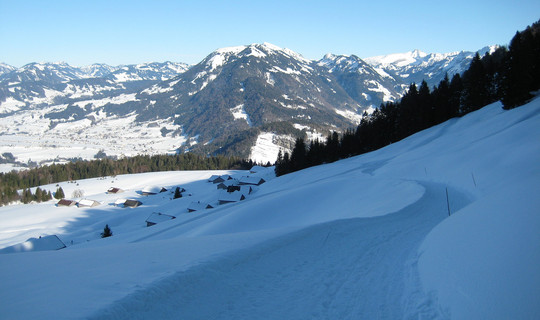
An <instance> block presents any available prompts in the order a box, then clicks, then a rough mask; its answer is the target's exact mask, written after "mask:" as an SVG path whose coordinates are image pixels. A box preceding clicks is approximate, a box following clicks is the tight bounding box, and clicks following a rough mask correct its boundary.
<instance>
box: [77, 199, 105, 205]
mask: <svg viewBox="0 0 540 320" xmlns="http://www.w3.org/2000/svg"><path fill="white" fill-rule="evenodd" d="M78 205H79V207H95V206H98V205H100V203H99V202H97V201H95V200H90V199H82V200H81V201H79V204H78Z"/></svg>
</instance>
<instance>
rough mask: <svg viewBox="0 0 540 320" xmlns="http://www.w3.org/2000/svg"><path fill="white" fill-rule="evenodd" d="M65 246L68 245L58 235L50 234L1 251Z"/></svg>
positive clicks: (49, 248) (22, 250) (52, 248)
mask: <svg viewBox="0 0 540 320" xmlns="http://www.w3.org/2000/svg"><path fill="white" fill-rule="evenodd" d="M65 247H66V245H65V244H64V243H63V242H62V240H60V239H59V238H58V237H57V236H56V235H50V236H44V237H39V238H30V239H28V240H26V241H25V242H23V243H19V244H16V245H13V246H11V247H7V248H4V249H2V250H0V253H14V252H26V251H44V250H58V249H62V248H65Z"/></svg>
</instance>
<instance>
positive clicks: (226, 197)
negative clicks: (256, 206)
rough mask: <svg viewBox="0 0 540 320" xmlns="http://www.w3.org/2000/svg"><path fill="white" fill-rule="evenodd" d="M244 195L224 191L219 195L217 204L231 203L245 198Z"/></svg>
mask: <svg viewBox="0 0 540 320" xmlns="http://www.w3.org/2000/svg"><path fill="white" fill-rule="evenodd" d="M245 199H246V196H244V195H243V194H242V193H240V192H233V193H225V194H223V195H221V196H220V197H219V200H218V202H219V204H220V205H221V204H226V203H232V202H238V201H242V200H245Z"/></svg>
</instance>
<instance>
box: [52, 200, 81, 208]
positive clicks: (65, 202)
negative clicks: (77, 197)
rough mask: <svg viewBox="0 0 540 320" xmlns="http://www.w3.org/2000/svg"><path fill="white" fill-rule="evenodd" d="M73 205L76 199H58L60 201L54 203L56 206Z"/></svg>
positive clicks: (75, 203)
mask: <svg viewBox="0 0 540 320" xmlns="http://www.w3.org/2000/svg"><path fill="white" fill-rule="evenodd" d="M75 205H77V201H74V200H67V199H60V201H58V203H56V206H57V207H73V206H75Z"/></svg>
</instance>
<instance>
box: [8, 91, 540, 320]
mask: <svg viewBox="0 0 540 320" xmlns="http://www.w3.org/2000/svg"><path fill="white" fill-rule="evenodd" d="M538 128H540V100H539V99H538V98H537V99H536V100H534V101H532V102H531V103H529V104H527V105H525V106H522V107H519V108H516V109H513V110H509V111H505V110H503V109H502V108H501V104H500V103H495V104H492V105H489V106H487V107H485V108H483V109H481V110H478V111H475V112H472V113H469V114H467V115H466V116H463V117H461V118H455V119H451V120H449V121H447V122H445V123H442V124H440V125H437V126H435V127H432V128H430V129H427V130H425V131H422V132H419V133H417V134H415V135H413V136H410V137H408V138H406V139H404V140H402V141H400V142H396V143H394V144H391V145H389V146H387V147H385V148H383V149H380V150H378V151H375V152H372V153H368V154H364V155H361V156H357V157H354V158H350V159H345V160H341V161H338V162H335V163H331V164H325V165H321V166H317V167H311V168H309V169H306V170H302V171H298V172H294V173H291V174H288V175H284V176H281V177H278V178H273V177H272V171H271V169H270V171H265V170H259V171H257V173H249V172H247V171H243V172H240V171H219V172H211V171H192V172H190V171H183V172H182V171H180V172H179V171H177V172H159V173H147V174H140V175H122V176H115V177H104V178H98V179H90V180H80V181H76V182H63V183H60V184H59V186H61V187H62V188H63V190H64V192H65V194H66V195H68V197H69V196H70V195H75V194H78V195H80V194H84V197H85V199H87V200H96V201H98V202H99V204H98V205H97V206H94V207H83V206H81V207H76V206H72V207H61V206H56V202H55V201H50V202H46V203H40V204H29V205H22V204H21V205H10V206H6V207H2V208H0V249H3V250H2V254H0V283H2V290H0V314H1V316H2V318H6V319H36V318H42V319H104V318H107V319H109V318H113V319H134V318H136V319H178V318H181V319H253V318H257V319H537V318H539V315H540V309H539V307H538V306H539V305H540V300H539V297H538V294H537V293H538V288H539V287H540V276H539V275H538V264H539V261H540V251H539V250H538V248H539V246H540V233H539V232H538V229H539V227H540V215H539V214H538V212H539V209H540V197H538V190H540V148H538V141H540V130H538ZM494 159H495V160H496V161H494ZM214 174H219V175H221V174H230V175H232V176H233V178H241V177H242V176H245V175H251V176H252V177H264V179H265V180H267V182H265V183H263V184H262V185H260V186H258V187H255V191H254V192H252V193H247V192H246V194H245V200H242V201H239V202H236V203H229V204H221V205H220V204H219V199H220V198H222V197H224V196H225V194H226V192H224V191H223V193H221V192H220V190H218V189H217V188H216V185H215V184H213V183H212V182H208V180H207V179H208V178H209V177H211V175H214ZM111 186H114V187H119V188H121V189H123V190H124V192H123V193H119V194H116V193H112V192H110V193H106V191H107V190H108V189H109V188H110V187H111ZM147 186H157V187H167V188H168V189H169V190H174V188H175V187H176V186H180V187H182V188H185V189H186V191H185V192H184V193H183V194H184V196H183V197H182V198H179V199H172V195H173V193H172V192H171V191H167V192H164V193H158V194H155V195H149V196H143V195H142V192H141V191H142V190H146V189H148V190H152V188H147ZM42 188H43V189H45V190H50V191H52V192H54V191H55V190H56V188H57V186H56V184H52V185H46V186H42ZM157 189H160V188H157ZM236 192H238V191H236ZM70 199H74V200H77V201H81V199H82V198H70ZM120 199H136V200H139V201H140V202H142V205H141V206H139V207H137V208H122V207H120V206H115V203H120V202H121V201H119V200H120ZM222 199H223V198H222ZM389 199H391V201H389ZM86 202H90V203H93V202H92V201H86ZM207 205H212V206H213V207H214V208H211V209H203V208H206V207H207ZM191 206H195V207H197V211H194V212H188V211H189V210H188V207H191ZM157 213H161V214H162V215H157ZM156 215H157V216H158V217H161V220H160V221H158V223H157V224H156V225H153V226H150V227H147V222H146V220H147V219H150V221H152V219H153V218H155V217H156ZM171 216H174V217H175V219H172V220H171V219H170V217H171ZM164 218H166V219H164ZM153 221H154V222H155V220H153ZM105 225H108V226H109V227H110V229H111V230H112V232H113V236H112V237H109V238H105V239H101V238H100V233H101V232H102V231H103V229H104V227H105ZM51 235H57V236H58V239H59V240H61V241H62V242H63V243H64V244H65V245H66V246H67V248H64V249H61V250H58V251H55V250H52V251H33V250H40V249H44V248H43V245H46V244H47V243H48V240H50V239H51V238H50V237H46V236H51ZM40 236H42V239H41V241H40V240H39V237H40ZM29 238H33V239H31V240H30V241H27V242H25V241H26V240H27V239H29ZM44 242H45V243H44ZM21 243H24V244H21ZM17 244H19V245H17ZM11 245H16V246H15V247H12V248H6V247H8V246H11ZM54 248H57V247H54ZM14 250H19V251H29V252H19V253H6V252H7V251H14ZM89 301H91V303H89Z"/></svg>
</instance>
